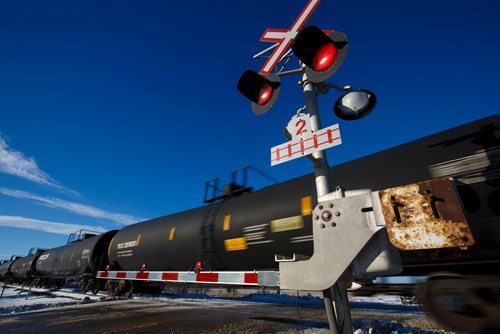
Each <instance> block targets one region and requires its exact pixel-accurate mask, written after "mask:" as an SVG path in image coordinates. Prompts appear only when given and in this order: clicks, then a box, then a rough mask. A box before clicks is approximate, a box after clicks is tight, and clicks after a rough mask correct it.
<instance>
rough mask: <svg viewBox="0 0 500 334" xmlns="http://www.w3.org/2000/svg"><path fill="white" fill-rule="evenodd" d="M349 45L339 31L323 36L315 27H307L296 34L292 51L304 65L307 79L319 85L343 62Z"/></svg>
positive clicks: (345, 37)
mask: <svg viewBox="0 0 500 334" xmlns="http://www.w3.org/2000/svg"><path fill="white" fill-rule="evenodd" d="M348 49H349V44H348V41H347V36H346V35H345V34H344V33H341V32H339V31H333V32H331V33H329V34H325V33H324V32H323V31H322V30H321V29H320V28H318V27H316V26H313V25H311V26H308V27H306V28H304V29H303V30H302V31H301V32H299V33H298V34H297V36H296V37H295V40H294V41H293V44H292V51H293V53H294V54H295V56H296V57H297V58H299V59H300V61H302V62H303V63H304V64H305V65H306V69H305V70H306V75H307V79H309V80H311V81H312V82H315V83H319V82H323V81H325V80H326V79H328V78H329V77H330V76H331V75H332V74H333V73H335V72H336V71H337V70H338V69H339V67H340V65H342V62H343V61H344V59H345V57H346V55H347V50H348Z"/></svg>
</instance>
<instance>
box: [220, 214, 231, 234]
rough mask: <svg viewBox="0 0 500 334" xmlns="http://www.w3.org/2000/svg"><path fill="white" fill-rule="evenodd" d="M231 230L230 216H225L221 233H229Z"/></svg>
mask: <svg viewBox="0 0 500 334" xmlns="http://www.w3.org/2000/svg"><path fill="white" fill-rule="evenodd" d="M230 228H231V215H226V216H225V217H224V227H223V228H222V230H223V231H229V229H230Z"/></svg>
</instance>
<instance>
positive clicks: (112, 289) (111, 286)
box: [104, 280, 116, 297]
mask: <svg viewBox="0 0 500 334" xmlns="http://www.w3.org/2000/svg"><path fill="white" fill-rule="evenodd" d="M115 288H116V286H115V283H114V282H112V281H111V280H107V281H106V284H105V285H104V289H105V290H106V292H107V293H108V296H109V297H112V296H114V292H115Z"/></svg>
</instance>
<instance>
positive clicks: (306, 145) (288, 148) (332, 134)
mask: <svg viewBox="0 0 500 334" xmlns="http://www.w3.org/2000/svg"><path fill="white" fill-rule="evenodd" d="M340 144H342V140H341V139H340V130H339V125H338V124H335V125H332V126H330V127H327V128H324V129H321V130H318V131H316V132H314V133H313V134H312V135H307V136H304V137H302V138H296V139H293V140H291V141H289V142H286V143H284V144H281V145H278V146H275V147H273V148H271V166H275V165H278V164H281V163H283V162H287V161H290V160H293V159H297V158H300V157H303V156H306V155H309V154H312V153H314V152H318V151H322V150H325V149H327V148H330V147H333V146H337V145H340Z"/></svg>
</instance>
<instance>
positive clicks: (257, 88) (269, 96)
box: [237, 70, 280, 115]
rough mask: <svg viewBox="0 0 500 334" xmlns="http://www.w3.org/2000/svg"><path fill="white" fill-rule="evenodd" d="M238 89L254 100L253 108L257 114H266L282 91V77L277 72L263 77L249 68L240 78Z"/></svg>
mask: <svg viewBox="0 0 500 334" xmlns="http://www.w3.org/2000/svg"><path fill="white" fill-rule="evenodd" d="M237 88H238V90H239V91H240V93H241V94H243V95H244V96H245V97H246V98H247V99H249V100H250V101H251V102H252V110H253V112H254V113H256V114H257V115H262V114H265V113H266V112H267V111H268V110H269V109H271V108H272V106H273V105H274V102H276V100H277V99H278V95H279V93H280V79H279V77H278V76H277V75H276V74H270V75H268V76H267V77H263V76H261V75H259V74H258V73H256V72H254V71H252V70H247V71H246V72H245V73H243V75H242V76H241V77H240V80H238V85H237Z"/></svg>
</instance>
